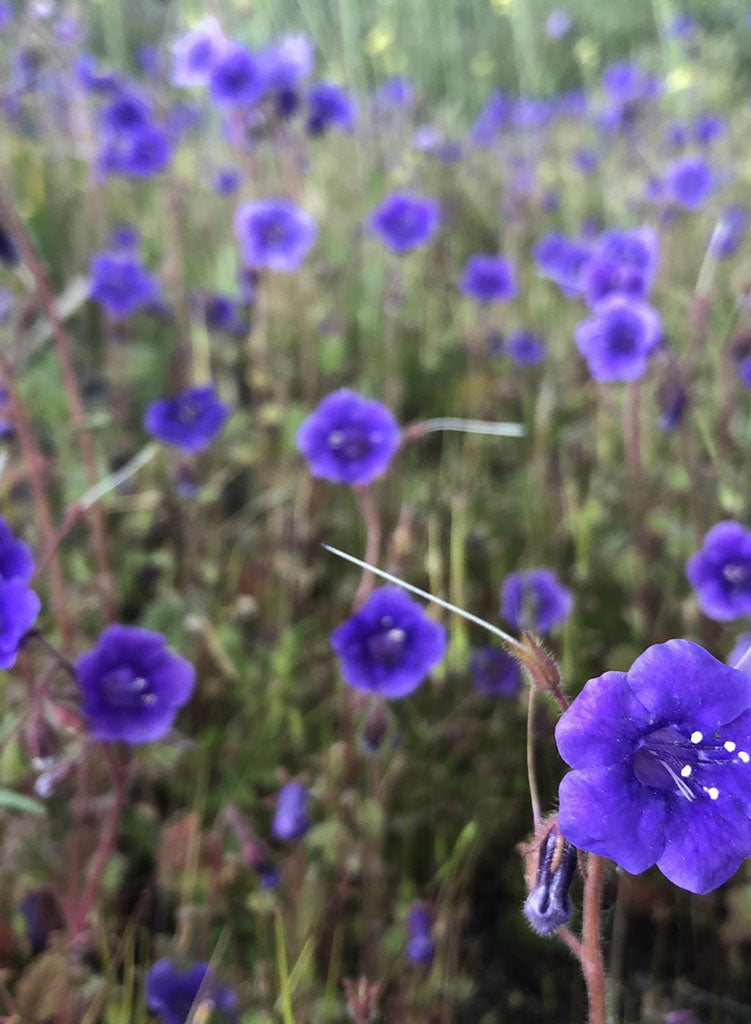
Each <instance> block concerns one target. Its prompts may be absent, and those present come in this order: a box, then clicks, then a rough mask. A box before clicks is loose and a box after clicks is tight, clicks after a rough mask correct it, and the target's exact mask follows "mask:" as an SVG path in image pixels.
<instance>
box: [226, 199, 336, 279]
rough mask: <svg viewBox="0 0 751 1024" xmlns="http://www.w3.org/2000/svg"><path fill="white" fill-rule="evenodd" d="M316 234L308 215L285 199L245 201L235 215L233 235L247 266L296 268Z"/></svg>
mask: <svg viewBox="0 0 751 1024" xmlns="http://www.w3.org/2000/svg"><path fill="white" fill-rule="evenodd" d="M317 233H318V228H317V226H316V222H315V221H314V220H313V218H312V217H311V216H310V214H309V213H306V212H305V210H302V209H300V207H299V206H295V204H294V203H292V202H290V201H289V200H288V199H262V200H259V201H258V202H255V203H245V205H244V206H241V207H240V208H239V210H238V211H237V213H236V214H235V234H236V235H237V237H238V239H239V240H240V250H241V252H242V256H243V259H244V261H245V263H246V264H247V266H249V267H256V268H266V269H268V270H282V271H292V270H297V268H298V267H299V266H300V265H301V263H302V262H303V260H304V259H305V257H306V256H307V254H308V250H309V249H310V247H311V246H312V245H313V242H314V241H315V239H316V235H317Z"/></svg>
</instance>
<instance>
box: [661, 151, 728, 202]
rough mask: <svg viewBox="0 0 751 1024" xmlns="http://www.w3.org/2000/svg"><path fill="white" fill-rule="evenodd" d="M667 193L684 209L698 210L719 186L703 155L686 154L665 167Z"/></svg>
mask: <svg viewBox="0 0 751 1024" xmlns="http://www.w3.org/2000/svg"><path fill="white" fill-rule="evenodd" d="M665 187H666V190H667V195H668V198H669V199H670V200H672V202H674V203H675V204H676V205H677V206H681V207H683V209H684V210H698V209H699V208H700V207H701V206H703V205H704V203H705V202H706V201H707V199H709V197H710V196H711V195H712V193H713V192H714V191H715V188H716V187H717V182H716V179H715V174H714V171H713V170H712V168H711V166H710V165H709V164H708V163H707V161H706V160H705V159H704V157H701V156H685V157H682V158H681V159H680V160H674V161H673V163H672V164H669V165H668V167H667V168H666V169H665Z"/></svg>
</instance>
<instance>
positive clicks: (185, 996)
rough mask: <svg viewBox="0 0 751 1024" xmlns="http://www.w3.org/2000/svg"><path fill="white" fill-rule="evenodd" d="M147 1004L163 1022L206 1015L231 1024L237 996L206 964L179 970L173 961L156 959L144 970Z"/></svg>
mask: <svg viewBox="0 0 751 1024" xmlns="http://www.w3.org/2000/svg"><path fill="white" fill-rule="evenodd" d="M146 1005H147V1006H148V1008H149V1009H150V1010H152V1011H153V1012H154V1013H158V1014H159V1016H160V1017H161V1020H162V1024H187V1021H188V1019H190V1020H195V1021H197V1020H199V1019H201V1020H204V1019H205V1020H208V1019H209V1018H211V1020H212V1021H216V1022H217V1024H220V1022H221V1024H234V1022H235V1021H236V1020H237V1019H238V999H237V995H236V994H235V993H234V992H233V990H232V989H231V988H230V987H229V986H228V985H222V984H221V983H220V982H219V980H218V978H217V977H216V975H215V974H214V971H213V968H211V967H210V966H209V964H207V963H197V964H193V966H192V967H189V968H188V969H187V970H186V971H182V972H181V971H179V970H178V968H177V967H176V966H175V964H174V963H173V961H172V960H167V959H164V960H158V961H157V962H156V963H155V964H154V965H153V967H150V968H149V970H148V971H147V972H146Z"/></svg>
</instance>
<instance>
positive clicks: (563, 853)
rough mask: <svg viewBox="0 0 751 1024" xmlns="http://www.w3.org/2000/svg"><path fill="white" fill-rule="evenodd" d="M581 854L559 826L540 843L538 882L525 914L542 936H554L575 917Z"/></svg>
mask: <svg viewBox="0 0 751 1024" xmlns="http://www.w3.org/2000/svg"><path fill="white" fill-rule="evenodd" d="M577 855H578V854H577V850H576V849H575V848H574V847H573V846H572V845H571V844H570V843H569V842H567V841H566V840H565V839H564V838H563V836H562V835H561V833H560V832H559V830H558V827H557V826H556V825H553V827H552V828H551V829H550V831H549V832H548V833H547V835H546V836H545V837H544V838H543V840H542V842H541V843H540V848H539V850H538V854H537V856H538V860H537V877H536V878H535V885H534V888H533V889H532V890H531V892H530V894H529V896H527V899H526V900H525V902H524V916H525V917H526V918H527V920H528V921H529V923H530V924H531V925H532V927H533V928H534V930H535V931H536V932H537V934H538V935H553V934H554V933H555V931H556V930H557V929H558V928H560V926H561V925H562V924H566V922H567V921H570V920H571V900H570V898H569V889H570V888H571V883H572V881H573V880H574V875H575V873H576V860H577Z"/></svg>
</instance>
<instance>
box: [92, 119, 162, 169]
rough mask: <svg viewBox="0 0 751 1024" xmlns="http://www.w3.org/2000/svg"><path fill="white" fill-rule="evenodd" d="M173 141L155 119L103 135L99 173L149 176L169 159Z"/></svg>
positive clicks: (98, 160)
mask: <svg viewBox="0 0 751 1024" xmlns="http://www.w3.org/2000/svg"><path fill="white" fill-rule="evenodd" d="M172 156H173V149H172V142H171V140H170V137H169V135H168V134H167V132H166V130H165V129H164V128H162V126H161V125H158V124H156V123H154V122H149V123H148V124H146V125H144V127H142V128H140V129H138V130H135V131H131V132H127V133H121V134H120V135H106V136H104V138H103V140H102V146H101V149H100V150H99V153H98V155H97V166H98V168H99V170H100V172H101V173H102V174H119V175H122V176H123V177H127V178H150V177H152V176H153V175H155V174H161V172H162V171H164V170H165V169H166V168H167V167H169V165H170V163H171V162H172Z"/></svg>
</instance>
